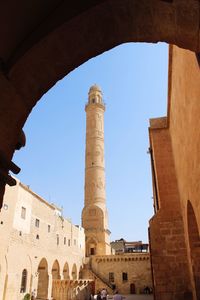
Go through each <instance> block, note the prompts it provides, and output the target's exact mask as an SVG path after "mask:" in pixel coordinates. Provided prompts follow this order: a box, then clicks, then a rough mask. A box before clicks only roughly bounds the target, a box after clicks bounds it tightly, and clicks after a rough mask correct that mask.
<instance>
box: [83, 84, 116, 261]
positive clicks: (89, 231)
mask: <svg viewBox="0 0 200 300" xmlns="http://www.w3.org/2000/svg"><path fill="white" fill-rule="evenodd" d="M85 111H86V152H85V203H84V208H83V211H82V226H83V227H84V229H85V236H86V256H90V255H95V254H97V255H105V254H110V238H109V236H110V231H109V230H108V214H107V209H106V196H105V162H104V112H105V105H104V103H103V99H102V92H101V89H100V88H99V87H98V86H97V85H93V86H92V87H91V88H90V90H89V93H88V103H87V104H86V106H85Z"/></svg>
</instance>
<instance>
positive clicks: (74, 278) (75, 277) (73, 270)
mask: <svg viewBox="0 0 200 300" xmlns="http://www.w3.org/2000/svg"><path fill="white" fill-rule="evenodd" d="M72 279H73V280H76V279H77V266H76V264H73V267H72Z"/></svg>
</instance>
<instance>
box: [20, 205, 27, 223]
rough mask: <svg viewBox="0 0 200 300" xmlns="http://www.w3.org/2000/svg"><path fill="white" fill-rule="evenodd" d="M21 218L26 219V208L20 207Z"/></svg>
mask: <svg viewBox="0 0 200 300" xmlns="http://www.w3.org/2000/svg"><path fill="white" fill-rule="evenodd" d="M21 218H22V219H24V220H25V219H26V208H25V207H23V206H22V208H21Z"/></svg>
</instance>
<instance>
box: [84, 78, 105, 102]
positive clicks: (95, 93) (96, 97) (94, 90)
mask: <svg viewBox="0 0 200 300" xmlns="http://www.w3.org/2000/svg"><path fill="white" fill-rule="evenodd" d="M90 104H91V105H94V104H97V105H98V104H99V105H100V106H103V107H105V104H104V101H103V94H102V91H101V88H100V87H99V86H98V85H96V84H94V85H92V86H91V88H90V90H89V93H88V102H87V104H86V106H85V107H86V108H87V107H88V105H90Z"/></svg>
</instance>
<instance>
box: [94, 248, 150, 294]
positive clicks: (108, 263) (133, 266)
mask: <svg viewBox="0 0 200 300" xmlns="http://www.w3.org/2000/svg"><path fill="white" fill-rule="evenodd" d="M91 269H92V270H93V271H94V272H95V273H96V274H98V276H99V277H100V278H102V279H103V280H104V281H105V282H109V273H113V278H114V280H113V281H111V282H110V283H112V284H114V285H115V289H117V290H118V291H119V292H120V293H122V294H130V293H131V291H130V286H131V284H132V285H135V293H141V292H143V289H144V287H145V286H149V287H152V280H151V266H150V257H149V253H130V254H121V255H106V256H105V255H104V256H99V255H97V256H94V257H92V258H91ZM123 273H126V274H127V278H125V277H126V275H124V278H123ZM123 279H124V280H123ZM95 283H96V286H95V289H96V291H97V290H100V289H102V288H103V287H106V285H104V286H102V284H103V283H102V282H100V281H97V282H95ZM100 284H101V285H100ZM106 288H107V287H106Z"/></svg>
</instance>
